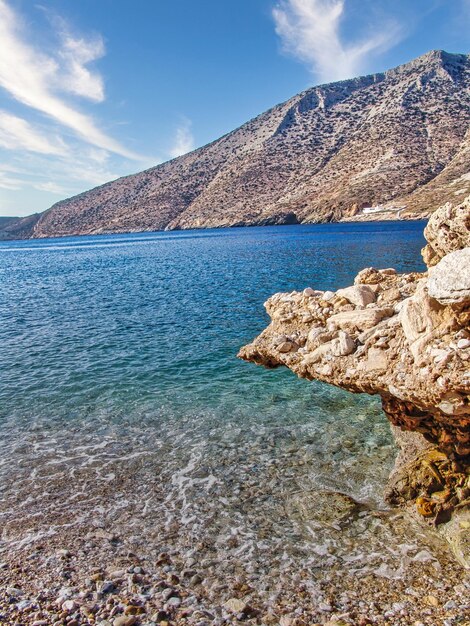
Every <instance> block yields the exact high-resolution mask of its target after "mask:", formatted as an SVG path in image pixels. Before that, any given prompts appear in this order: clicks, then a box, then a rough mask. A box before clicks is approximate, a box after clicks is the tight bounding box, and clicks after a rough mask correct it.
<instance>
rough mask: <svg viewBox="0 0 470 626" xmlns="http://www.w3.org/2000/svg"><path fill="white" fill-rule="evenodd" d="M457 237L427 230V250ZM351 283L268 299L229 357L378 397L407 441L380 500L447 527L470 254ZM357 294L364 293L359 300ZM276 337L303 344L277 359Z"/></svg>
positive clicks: (460, 252)
mask: <svg viewBox="0 0 470 626" xmlns="http://www.w3.org/2000/svg"><path fill="white" fill-rule="evenodd" d="M446 215H448V214H446ZM469 215H470V203H469V202H468V201H466V202H464V203H463V204H462V205H461V207H460V208H457V209H456V210H455V211H453V210H452V211H451V213H450V218H449V220H448V222H446V224H447V226H446V229H447V232H454V231H457V230H458V229H459V228H461V226H462V224H468V219H467V217H468V216H469ZM453 219H455V220H456V222H457V225H456V224H455V223H454V222H453V221H452V220H453ZM446 229H444V230H446ZM433 233H436V234H433ZM467 235H468V233H467ZM465 236H466V235H465V234H464V233H460V234H459V236H458V237H453V238H451V237H447V239H446V238H445V237H444V235H442V234H441V232H440V230H439V228H437V230H436V229H435V230H434V231H432V229H431V234H429V232H428V237H429V239H431V241H439V242H440V243H439V245H436V250H443V249H444V246H447V247H446V248H445V250H448V249H449V247H450V246H454V245H461V242H463V241H466V239H465ZM432 237H435V238H436V239H435V240H434V239H433V238H432ZM442 242H443V243H442ZM436 254H437V253H436ZM355 282H356V284H355V285H354V286H353V287H351V288H347V289H342V290H339V291H338V292H337V293H336V294H335V296H334V298H333V299H332V300H331V303H332V306H330V307H328V308H325V307H324V306H323V305H322V304H319V305H318V306H315V298H317V301H318V302H319V303H320V302H321V299H322V296H321V295H319V296H313V297H312V300H313V305H314V306H311V304H310V299H307V298H305V297H304V296H303V295H302V294H301V293H296V292H293V293H291V294H288V295H287V294H276V295H274V296H273V297H272V298H270V299H269V300H268V302H267V303H266V310H267V311H268V314H269V315H270V317H271V320H272V321H271V324H270V325H269V326H268V327H267V328H266V329H265V330H264V331H263V332H262V333H261V334H260V335H259V337H257V338H256V339H255V340H254V341H253V342H252V343H251V344H249V345H247V346H245V347H244V348H242V349H241V350H240V353H239V356H240V357H241V358H242V359H245V360H247V361H252V362H254V363H257V364H260V365H265V366H267V367H278V366H281V365H282V366H286V367H288V368H290V369H291V370H292V371H293V372H295V373H296V374H297V375H298V376H300V377H303V378H306V379H308V380H312V379H318V380H322V381H324V382H327V383H332V384H334V385H336V386H338V387H342V388H344V389H347V390H349V391H352V392H365V393H369V394H379V395H380V396H381V398H382V406H383V410H384V412H385V414H386V416H387V418H388V419H389V421H390V422H391V423H392V424H393V425H394V426H396V427H397V428H399V429H401V430H403V431H407V432H408V433H410V434H411V433H413V434H415V438H414V440H413V445H412V446H407V448H406V450H407V451H406V454H407V455H409V456H408V458H407V459H406V462H405V461H403V459H402V460H401V461H400V465H401V467H402V469H401V470H400V472H399V474H398V475H397V474H396V475H395V476H394V478H393V479H392V481H391V486H390V491H389V499H390V500H391V501H392V502H394V503H396V504H400V505H402V506H405V507H406V508H407V509H408V510H410V511H411V512H412V513H413V514H414V515H416V516H418V517H419V518H420V519H422V520H425V521H427V522H429V523H431V524H434V525H442V526H445V527H446V528H447V526H446V524H448V523H449V520H451V518H452V514H453V513H454V512H456V511H458V512H459V516H461V513H462V511H464V510H468V505H469V504H470V462H469V461H470V369H469V360H470V248H463V249H457V250H452V251H449V252H448V253H446V254H445V255H444V256H443V257H442V259H441V260H440V261H439V262H438V263H437V265H435V266H433V267H432V268H431V269H430V270H429V273H423V274H416V273H412V274H403V275H399V274H396V272H395V271H394V270H390V269H387V270H377V269H375V268H367V269H366V270H363V271H362V272H360V273H359V274H358V276H357V278H356V281H355ZM358 293H361V294H362V296H364V295H365V294H367V295H365V299H364V298H362V299H361V298H360V297H356V296H357V294H358ZM307 300H308V301H309V302H307ZM368 300H370V302H368V303H367V304H364V303H365V302H366V301H368ZM364 306H365V308H364ZM307 307H310V308H308V311H309V315H310V317H309V318H307V317H306V316H305V313H306V311H307ZM306 319H308V321H304V320H306ZM280 336H288V337H291V336H297V337H305V338H306V341H305V345H304V347H303V348H302V349H301V351H299V352H296V353H292V352H289V353H285V354H283V353H280V352H279V350H278V349H277V347H276V346H277V343H276V342H277V338H278V337H280ZM416 437H418V438H419V439H418V441H419V440H421V444H422V445H419V444H417V443H416ZM402 456H403V455H402ZM397 476H398V477H397ZM453 532H454V531H453ZM454 535H455V533H454ZM457 543H458V545H459V546H460V547H459V548H458V550H460V553H459V554H462V553H463V552H465V550H468V543H465V541H464V540H463V539H462V538H459V539H458V540H457V539H455V541H454V544H453V545H455V546H456V545H457ZM464 544H465V545H464ZM455 549H456V550H457V548H455ZM459 558H461V560H462V559H463V557H459ZM465 558H466V557H465ZM469 565H470V564H469Z"/></svg>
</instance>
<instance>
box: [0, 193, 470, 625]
mask: <svg viewBox="0 0 470 626" xmlns="http://www.w3.org/2000/svg"><path fill="white" fill-rule="evenodd" d="M452 225H454V226H452ZM427 232H428V240H429V241H430V246H431V247H429V248H427V250H426V253H425V255H426V260H427V262H428V263H429V265H430V266H431V270H430V272H429V274H428V273H426V274H409V275H407V276H399V275H397V274H396V273H395V272H394V271H392V270H385V271H384V270H381V271H379V270H368V271H367V272H362V273H361V274H360V276H361V281H358V284H356V285H355V286H353V288H352V290H350V291H348V289H346V290H343V291H342V292H341V293H340V294H338V292H336V293H335V294H333V295H332V296H331V295H330V294H327V293H324V292H322V294H319V293H318V292H315V291H314V290H313V289H310V288H309V289H307V290H306V291H305V292H304V293H298V294H285V295H282V296H278V297H275V298H274V299H273V303H272V304H271V305H269V307H268V308H269V310H270V311H271V312H273V313H274V315H273V317H274V321H273V325H272V327H270V328H271V330H269V329H268V331H265V333H263V335H262V337H261V338H260V339H258V340H256V342H255V343H254V344H252V345H251V346H250V347H248V348H246V349H245V350H246V351H247V352H246V353H245V352H244V356H249V354H248V351H250V353H251V355H258V357H259V358H258V357H257V358H258V360H259V362H263V364H265V365H269V366H277V365H280V364H285V365H288V366H289V367H292V369H294V367H295V368H296V367H297V365H296V364H297V363H299V362H300V359H299V357H301V356H302V355H304V356H305V355H311V354H315V355H320V356H321V358H320V360H318V361H317V360H316V356H314V357H313V358H311V362H310V363H309V368H311V369H309V370H306V372H305V373H304V374H303V375H305V376H306V377H307V378H308V377H312V378H320V377H322V380H327V379H328V378H329V379H330V382H331V381H332V376H333V375H334V376H336V377H337V382H338V384H341V385H342V386H346V382H347V384H348V385H351V384H355V385H356V386H357V388H356V389H354V390H356V391H363V390H366V388H367V389H372V386H375V388H376V389H377V390H379V389H380V393H381V395H383V396H384V407H385V409H386V411H387V413H388V415H389V417H390V419H391V420H393V421H394V422H395V423H396V424H398V426H395V427H394V430H395V432H396V436H397V439H398V441H399V443H400V445H401V446H402V448H403V453H402V454H401V455H400V456H399V458H398V459H397V463H396V468H395V470H394V472H393V477H392V479H391V480H390V484H389V489H388V491H389V495H388V499H389V501H390V502H393V503H394V504H393V505H391V504H387V503H386V502H385V501H384V500H383V498H382V495H381V492H382V489H383V486H384V485H385V483H386V480H387V476H388V474H389V473H390V471H392V467H393V460H394V454H395V446H394V444H393V440H392V438H391V435H390V429H389V425H388V422H387V420H385V419H381V414H380V406H379V403H378V402H376V401H375V399H373V398H367V397H366V396H361V395H358V396H353V395H352V394H348V393H345V392H341V391H339V390H334V389H333V388H332V387H331V386H327V385H320V384H319V383H316V382H312V383H311V385H310V387H309V392H308V393H307V394H305V395H302V394H301V393H299V390H301V389H302V388H305V387H306V385H305V384H304V383H302V382H298V381H295V380H293V382H294V383H297V382H298V385H295V386H293V390H291V391H290V392H289V393H288V394H287V393H286V392H285V390H284V392H283V390H282V389H280V390H279V392H278V393H275V394H273V398H272V402H271V405H270V406H266V404H265V403H264V400H263V403H262V404H261V402H260V403H259V404H257V405H249V407H250V408H249V413H248V414H247V415H246V411H247V409H246V404H247V400H246V399H245V401H244V402H243V403H242V402H239V401H238V397H236V398H234V399H233V402H232V404H229V400H227V396H223V398H224V402H223V407H224V410H225V411H226V412H228V413H229V414H230V415H229V418H230V419H227V420H225V419H224V416H223V415H221V413H220V411H219V410H218V408H217V411H215V410H214V411H213V410H212V409H211V408H210V407H208V406H207V405H206V403H204V405H203V406H199V407H197V406H195V407H192V408H191V410H186V411H183V410H182V403H181V401H180V399H179V398H177V400H178V401H175V403H174V405H170V404H169V403H168V402H165V403H162V404H164V406H162V407H161V408H158V407H156V402H155V397H154V396H150V397H149V398H148V399H147V400H146V401H145V402H142V403H141V402H140V401H139V411H138V412H135V413H132V412H131V411H129V410H128V409H127V408H126V410H122V413H118V414H116V408H115V405H114V404H111V406H110V407H106V406H103V404H102V403H101V402H100V403H97V404H98V410H96V411H95V412H91V414H90V415H87V416H83V415H82V413H83V411H84V409H83V408H82V407H81V408H80V411H79V412H78V411H77V413H75V414H73V413H71V412H70V411H67V412H66V417H67V419H65V420H63V419H62V413H61V414H60V415H59V416H57V417H56V418H55V419H52V418H49V417H48V418H47V420H43V419H39V418H37V419H36V421H34V420H31V416H30V415H29V413H28V414H27V415H25V416H24V419H22V418H21V416H20V417H18V415H12V416H11V417H9V416H8V415H7V416H6V418H5V424H3V430H2V438H1V439H0V484H1V492H0V624H5V625H8V626H10V625H17V626H20V625H35V626H82V625H95V626H98V625H99V626H129V625H131V624H135V625H136V626H156V625H160V626H173V625H174V626H178V625H183V624H186V625H191V626H193V625H194V626H195V625H197V626H210V625H214V626H222V625H232V624H253V625H254V624H256V625H260V626H261V625H263V624H264V625H266V626H316V625H323V626H326V625H328V626H335V625H336V626H344V625H351V626H367V625H369V624H379V625H382V624H383V625H390V626H392V625H393V626H423V625H425V626H465V624H467V626H468V624H469V618H468V614H469V612H470V601H469V596H470V578H469V571H468V570H466V569H465V567H464V562H465V536H466V535H465V533H464V532H463V531H465V530H466V519H465V517H464V516H465V515H466V512H467V508H466V495H465V493H466V492H465V489H466V488H467V487H466V484H465V482H464V481H465V480H468V479H467V478H465V473H466V472H467V468H468V465H466V460H467V456H466V454H467V453H466V448H465V446H466V439H465V433H466V430H465V429H466V423H465V420H466V419H467V414H466V413H465V410H466V409H465V410H462V407H465V406H466V404H465V402H461V401H460V400H461V398H462V397H463V396H464V395H465V393H466V391H465V390H466V387H465V384H466V383H465V373H466V372H468V366H467V365H466V363H468V361H467V360H466V359H465V357H466V355H467V352H470V350H469V349H468V348H467V347H466V346H467V343H465V340H467V339H470V337H467V336H466V335H465V333H463V332H462V331H464V330H465V327H464V324H467V325H468V322H462V320H464V314H465V307H460V305H459V304H458V303H457V304H456V303H455V302H450V303H449V302H447V301H446V302H445V303H443V304H440V303H439V305H437V304H436V305H432V306H431V305H429V300H430V298H431V297H434V296H430V295H429V291H430V290H431V289H435V288H436V289H437V288H439V282H438V281H437V278H439V267H440V263H442V260H446V259H448V257H449V256H450V257H451V259H452V254H455V252H459V251H461V250H464V249H465V247H466V246H468V243H467V242H468V239H466V237H467V235H466V233H468V204H467V205H463V206H462V207H460V208H459V209H450V208H446V209H445V210H443V211H442V212H440V213H438V214H436V216H435V217H434V218H433V219H432V220H431V221H430V222H429V225H428V227H427ZM433 268H434V269H433ZM459 268H460V269H459V272H458V276H457V278H458V279H459V280H460V281H461V279H462V277H465V272H464V271H463V266H462V265H459ZM445 272H446V280H445V285H444V286H445V288H446V289H447V291H446V294H443V293H441V292H439V297H440V298H441V299H444V298H445V299H446V300H448V299H449V298H450V297H451V298H455V297H457V298H459V297H461V296H462V293H461V292H462V289H459V288H458V285H461V284H462V283H461V282H460V283H459V282H458V281H454V280H451V279H452V271H451V270H450V269H449V268H447V269H446V270H445ZM431 278H432V279H433V280H434V281H435V283H436V284H434V283H433V284H431V283H430V281H431ZM377 279H378V280H377ZM374 281H375V282H374ZM450 288H451V291H449V289H450ZM345 292H346V293H345ZM397 292H399V294H400V295H397ZM433 293H434V292H433ZM237 297H238V294H237ZM358 297H362V298H363V299H365V300H370V301H369V302H368V303H367V302H366V303H364V304H360V303H356V304H355V303H354V300H357V298H358ZM464 297H465V296H464ZM351 300H353V301H351ZM323 303H324V304H323ZM426 303H427V304H426ZM431 304H432V303H431ZM335 305H337V308H336V310H335ZM428 305H429V307H428ZM413 307H414V308H413ZM330 308H331V309H333V310H332V311H328V309H330ZM395 308H396V309H397V310H398V312H395ZM410 310H411V311H416V310H417V311H418V312H419V314H420V315H421V316H422V318H423V320H424V322H422V323H421V325H419V328H424V329H425V331H420V332H419V337H418V341H417V342H416V343H412V344H411V347H410V346H408V344H407V343H406V342H407V341H408V339H407V338H406V335H405V334H404V332H405V331H404V330H400V328H403V327H402V325H401V324H402V322H401V321H400V320H402V317H401V316H402V315H404V313H403V311H408V312H409V311H410ZM277 311H279V313H280V315H279V317H277V316H276V312H277ZM429 311H430V313H429ZM436 311H437V313H436ZM435 314H438V317H437V319H438V320H439V325H438V326H437V327H436V328H435V333H434V334H433V335H432V340H430V342H431V343H430V350H432V351H433V352H432V353H431V352H429V355H428V351H427V346H428V344H427V343H426V342H423V343H421V344H420V343H419V341H420V340H421V339H422V337H424V336H427V334H426V333H427V330H426V329H427V328H428V326H427V325H426V324H428V323H434V320H435V317H434V315H435ZM291 315H292V317H290V316H291ZM334 315H340V316H343V317H342V318H340V319H342V320H343V321H344V320H345V319H347V320H348V321H347V324H348V327H344V328H336V327H335V328H334V329H333V328H331V329H329V328H328V323H329V322H331V318H332V316H334ZM354 315H355V316H356V319H357V317H358V316H359V318H361V316H362V319H369V320H372V321H374V320H376V321H375V323H373V324H372V325H371V326H370V327H366V328H364V329H361V330H360V331H359V329H357V330H356V329H355V328H354V327H353V326H352V321H351V318H352V317H353V316H354ZM369 316H370V318H369ZM429 317H430V318H431V322H429V320H428V318H429ZM286 318H288V319H286ZM320 319H321V320H322V322H320V321H319V320H320ZM336 319H338V318H336ZM394 319H395V321H393V320H394ZM450 319H452V320H457V322H456V325H452V326H450V327H449V326H448V324H450ZM322 323H323V326H325V324H326V326H327V330H326V334H327V335H328V336H329V339H328V340H327V341H326V342H324V343H321V342H318V343H315V342H316V341H317V332H318V331H317V330H315V332H312V331H313V330H314V329H315V328H317V327H319V326H321V324H322ZM335 323H336V322H335ZM345 323H346V322H345ZM453 323H454V322H453ZM423 324H424V325H423ZM459 324H460V325H459ZM413 328H414V327H413ZM449 328H450V330H449ZM391 330H393V332H394V335H393V337H392V334H391ZM271 331H272V332H271ZM379 331H380V335H379ZM296 333H298V334H296ZM302 333H303V335H302ZM310 333H311V336H310V338H309V335H310ZM368 333H372V334H368ZM459 333H460V334H459ZM320 334H321V333H320ZM330 334H331V336H330ZM359 335H360V336H361V337H362V342H361V339H360V337H359ZM448 335H449V337H448ZM456 335H458V336H456ZM302 336H303V337H305V338H306V341H305V343H304V345H303V346H302V345H301V344H302V341H303V340H302ZM318 336H319V335H318ZM372 336H374V338H373V339H372ZM310 342H311V343H310ZM415 345H418V346H421V348H420V349H419V355H425V358H426V359H427V361H429V362H426V364H422V363H420V364H419V365H416V366H415V365H413V358H414V356H413V355H414V352H413V350H414V348H415ZM423 345H424V348H423V347H422V346H423ZM323 346H326V347H327V348H328V350H330V351H331V358H328V352H327V351H326V348H324V347H323ZM361 346H362V347H364V346H365V348H364V350H363V351H362V352H361ZM318 348H321V350H319V351H318V352H315V350H317V349H318ZM323 350H324V352H323ZM351 350H352V351H351ZM333 351H334V353H333ZM342 352H346V353H347V354H341V353H342ZM338 353H340V354H338ZM444 353H445V354H444ZM383 355H395V356H393V358H390V360H389V361H388V362H387V363H388V365H387V372H385V373H384V372H382V370H380V369H379V368H378V367H376V365H377V364H381V363H383ZM426 355H428V356H426ZM402 358H403V360H401V359H402ZM296 359H299V361H297V360H296ZM348 360H351V361H350V365H349V368H350V369H349V375H350V376H349V377H346V376H345V375H344V374H342V373H341V372H342V367H343V365H344V364H345V363H346V362H349V361H348ZM307 363H308V360H307ZM370 363H372V364H373V365H374V368H372V369H370V370H369V369H368V367H367V366H366V364H370ZM398 364H401V365H400V368H401V369H397V368H398ZM335 365H337V366H338V367H337V368H335ZM240 366H241V370H248V369H249V368H248V366H246V367H244V366H243V364H240ZM326 366H329V367H331V370H327V369H323V368H326ZM317 367H318V368H319V373H317V372H316V369H315V368H317ZM415 367H416V368H417V369H414V368H415ZM426 367H427V368H428V374H429V376H427V377H424V376H423V379H421V378H419V372H420V371H421V370H422V369H423V368H426ZM353 369H355V370H356V373H355V374H354V376H353V375H352V374H353V372H352V370H353ZM320 370H321V371H320ZM328 371H329V372H330V373H329V374H328ZM299 372H300V370H299ZM255 373H257V372H255ZM399 374H404V375H405V379H402V378H401V376H400V375H399ZM277 375H282V372H277V373H272V374H270V375H269V377H271V376H273V377H275V376H277ZM436 375H437V379H434V377H435V376H436ZM341 376H343V378H341ZM406 377H407V378H406ZM440 377H441V378H444V377H445V380H447V381H448V385H449V387H448V388H444V390H443V391H442V390H441V385H442V383H438V380H439V379H440ZM284 380H285V378H284ZM354 380H355V381H356V382H355V383H353V381H354ZM274 387H275V386H274V385H273V388H274ZM390 389H396V390H399V391H400V394H401V395H402V396H403V397H402V398H398V396H397V395H396V393H395V392H393V394H392V392H391V391H390ZM332 391H333V393H332ZM450 392H452V395H450V396H449V395H446V394H448V393H450ZM439 394H441V395H442V397H441V395H439ZM455 394H457V395H455ZM444 396H445V397H444ZM430 398H432V400H430ZM398 401H399V402H398ZM418 402H419V405H418V404H416V403H418ZM413 403H414V404H413ZM242 404H243V411H244V412H243V413H241V412H237V410H239V408H240V406H241V405H242ZM253 406H254V407H255V408H253ZM292 406H293V407H294V409H292ZM418 406H419V408H416V407H418ZM286 407H289V412H288V413H286V412H285V409H286ZM413 407H414V408H413ZM454 408H455V409H456V410H455V411H454ZM87 409H88V410H90V411H92V410H93V407H87ZM450 409H452V411H453V413H452V414H451V413H450V412H449V411H450ZM310 417H311V418H312V419H310ZM409 424H411V425H416V429H415V432H410V430H409ZM400 425H403V426H405V427H406V428H408V430H402V429H401V428H400ZM423 435H425V436H426V437H427V439H428V440H426V439H424V437H423ZM413 464H415V465H414V466H413ZM412 466H413V467H415V466H416V469H412ZM462 476H463V477H464V478H463V479H462ZM441 483H444V484H443V485H441ZM443 492H444V493H443ZM397 504H398V505H399V506H396V505H397ZM420 511H423V512H424V513H426V515H425V516H423V515H422V514H421V512H420ZM428 512H429V513H430V514H429V515H428V514H427V513H428ZM410 513H412V515H410ZM446 516H450V522H446V521H445V518H446ZM423 522H424V523H423ZM436 526H437V528H438V529H446V536H444V532H442V533H440V534H439V533H436V532H435V528H436ZM446 539H447V540H448V539H450V540H452V541H454V547H455V552H456V553H458V551H459V550H460V555H461V556H460V562H459V561H457V560H456V559H455V557H454V554H453V553H451V551H449V549H448V543H447V542H446Z"/></svg>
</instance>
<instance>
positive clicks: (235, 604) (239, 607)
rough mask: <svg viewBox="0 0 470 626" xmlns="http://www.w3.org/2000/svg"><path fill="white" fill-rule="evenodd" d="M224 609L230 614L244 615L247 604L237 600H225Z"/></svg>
mask: <svg viewBox="0 0 470 626" xmlns="http://www.w3.org/2000/svg"><path fill="white" fill-rule="evenodd" d="M224 607H225V608H226V609H227V611H230V613H244V612H245V610H246V609H247V604H246V602H244V601H243V600H239V599H238V598H230V600H227V602H226V603H225V604H224Z"/></svg>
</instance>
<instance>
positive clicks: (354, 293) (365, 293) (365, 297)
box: [336, 285, 375, 306]
mask: <svg viewBox="0 0 470 626" xmlns="http://www.w3.org/2000/svg"><path fill="white" fill-rule="evenodd" d="M336 295H337V296H340V297H341V298H346V300H348V301H349V302H351V304H354V305H356V306H367V305H368V304H372V302H375V293H374V291H373V290H372V289H371V288H370V287H369V286H368V285H353V286H351V287H346V288H345V289H338V291H337V292H336Z"/></svg>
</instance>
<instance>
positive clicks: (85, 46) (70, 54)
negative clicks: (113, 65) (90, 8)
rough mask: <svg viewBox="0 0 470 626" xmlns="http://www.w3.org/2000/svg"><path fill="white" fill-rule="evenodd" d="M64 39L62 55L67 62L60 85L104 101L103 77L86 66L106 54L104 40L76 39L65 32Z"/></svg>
mask: <svg viewBox="0 0 470 626" xmlns="http://www.w3.org/2000/svg"><path fill="white" fill-rule="evenodd" d="M62 39H63V49H62V51H61V56H62V58H63V59H64V62H65V66H66V72H65V73H64V76H63V77H62V80H61V82H60V87H61V88H62V89H65V90H66V91H69V92H70V93H74V94H76V95H78V96H83V97H84V98H88V99H89V100H93V101H95V102H103V100H104V84H103V78H102V77H101V75H100V74H98V73H97V72H92V71H91V70H90V69H89V68H88V67H86V66H87V64H88V63H91V62H92V61H96V60H97V59H99V58H101V57H102V56H104V53H105V49H104V43H103V40H102V39H101V38H100V37H96V38H94V39H88V40H87V39H84V38H80V39H76V38H74V37H72V35H69V34H68V33H63V34H62Z"/></svg>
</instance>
